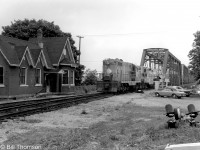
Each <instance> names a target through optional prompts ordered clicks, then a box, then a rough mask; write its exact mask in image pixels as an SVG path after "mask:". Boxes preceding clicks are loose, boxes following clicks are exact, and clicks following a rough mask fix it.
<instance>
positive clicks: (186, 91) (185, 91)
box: [171, 86, 192, 97]
mask: <svg viewBox="0 0 200 150" xmlns="http://www.w3.org/2000/svg"><path fill="white" fill-rule="evenodd" d="M171 88H174V89H176V90H178V91H180V92H184V93H185V95H186V96H187V97H189V96H190V95H191V94H192V90H189V89H184V88H182V87H181V86H171Z"/></svg>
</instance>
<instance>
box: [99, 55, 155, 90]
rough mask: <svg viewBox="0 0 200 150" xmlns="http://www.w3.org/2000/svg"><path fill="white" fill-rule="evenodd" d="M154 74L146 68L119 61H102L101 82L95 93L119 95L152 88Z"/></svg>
mask: <svg viewBox="0 0 200 150" xmlns="http://www.w3.org/2000/svg"><path fill="white" fill-rule="evenodd" d="M154 78H155V72H154V71H153V70H150V69H148V68H146V67H141V66H137V65H135V64H132V63H128V62H124V61H123V60H121V59H105V60H103V73H102V80H101V81H97V91H99V92H113V93H117V92H119V93H121V92H127V91H137V90H139V89H144V88H150V87H153V86H154Z"/></svg>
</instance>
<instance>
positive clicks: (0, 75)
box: [0, 67, 3, 84]
mask: <svg viewBox="0 0 200 150" xmlns="http://www.w3.org/2000/svg"><path fill="white" fill-rule="evenodd" d="M0 84H3V67H0Z"/></svg>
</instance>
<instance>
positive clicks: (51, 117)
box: [0, 90, 200, 150]
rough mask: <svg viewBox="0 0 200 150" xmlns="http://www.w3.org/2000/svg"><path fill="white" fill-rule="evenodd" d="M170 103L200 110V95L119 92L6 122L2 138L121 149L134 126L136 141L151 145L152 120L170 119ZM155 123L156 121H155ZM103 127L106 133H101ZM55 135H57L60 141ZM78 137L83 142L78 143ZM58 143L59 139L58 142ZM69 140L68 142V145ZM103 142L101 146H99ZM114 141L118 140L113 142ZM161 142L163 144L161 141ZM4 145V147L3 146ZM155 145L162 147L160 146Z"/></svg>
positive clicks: (8, 142) (43, 144) (1, 127)
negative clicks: (167, 112)
mask: <svg viewBox="0 0 200 150" xmlns="http://www.w3.org/2000/svg"><path fill="white" fill-rule="evenodd" d="M166 104H172V105H173V107H180V108H181V111H182V112H183V113H186V112H187V106H188V105H189V104H194V105H195V106H196V109H197V110H200V97H199V96H191V97H184V98H182V99H173V98H161V97H155V96H154V94H153V90H149V91H145V93H144V94H142V93H128V94H123V95H116V96H113V97H110V98H106V99H102V100H98V101H93V102H89V103H87V104H79V105H77V106H73V107H70V108H62V109H60V110H57V111H52V112H47V113H41V114H35V115H31V116H27V117H21V118H18V119H14V120H8V121H7V122H3V123H2V124H1V125H0V142H1V143H2V144H3V145H4V146H6V145H7V146H8V145H15V146H16V145H18V144H21V145H32V146H33V145H41V147H40V149H47V150H48V149H55V150H56V149H58V150H61V149H62V148H63V150H64V149H76V150H79V149H94V150H95V149H111V148H112V149H116V150H117V149H120V148H119V147H120V146H119V145H123V148H121V149H125V148H124V147H125V146H124V145H129V147H130V145H131V144H130V138H127V137H129V132H128V130H130V132H131V133H132V135H131V140H132V141H135V140H136V141H137V142H138V141H139V142H140V141H143V140H145V141H144V142H143V143H145V142H146V143H147V145H156V144H155V143H153V141H151V142H150V143H149V141H148V142H147V139H146V137H147V135H148V136H149V135H150V134H152V133H149V132H150V131H148V129H149V128H150V129H151V128H152V126H150V125H151V124H152V122H154V123H156V122H158V123H162V122H165V121H166V117H165V116H164V115H163V114H164V113H165V109H164V106H165V105H166ZM130 118H131V120H130ZM163 118H164V119H163ZM131 121H132V122H131ZM133 124H137V126H138V125H139V126H141V128H140V129H141V131H142V130H145V132H141V131H138V132H136V131H137V130H139V127H138V128H135V127H134V128H133V127H131V125H133ZM119 126H120V127H119ZM123 126H127V128H126V129H124V127H123ZM153 126H156V125H155V124H153ZM103 127H105V128H103ZM111 127H112V129H111ZM108 128H109V130H108V131H106V132H105V133H104V129H106V130H107V129H108ZM113 128H114V129H113ZM158 128H160V127H158ZM77 129H78V130H77ZM115 129H116V130H115ZM117 129H119V130H117ZM133 129H134V130H133ZM153 129H154V128H153ZM97 130H98V131H97ZM99 130H100V131H99ZM113 130H115V131H113ZM125 130H126V131H125ZM156 130H157V128H156ZM101 131H102V132H103V133H101ZM107 132H109V133H110V132H111V133H112V134H109V139H111V142H110V143H107V141H103V140H104V139H106V138H103V137H102V136H107V134H108V133H107ZM133 132H134V135H133ZM155 132H156V131H155ZM113 134H114V135H113ZM137 134H140V135H137ZM177 134H178V133H177ZM69 135H70V136H71V137H73V138H72V139H73V140H75V141H76V142H74V141H71V140H72V139H68V138H69ZM170 135H171V131H170ZM38 136H40V138H38ZM52 136H53V137H52ZM77 136H78V137H77ZM93 136H94V137H95V138H94V137H93ZM36 137H37V138H36ZM54 137H56V138H54ZM61 137H62V138H61ZM63 137H64V138H67V139H68V140H66V141H63V142H62V144H63V143H64V144H63V145H62V144H60V141H62V140H63ZM83 137H84V138H83ZM85 137H88V138H85ZM133 137H139V139H134V140H133V139H132V138H133ZM199 137H200V136H199ZM52 139H54V141H52ZM55 139H57V140H56V142H55ZM61 139H62V140H61ZM77 139H78V140H77ZM121 139H123V140H121ZM38 140H39V141H38ZM157 140H158V139H157ZM69 141H71V143H72V144H71V147H69V145H70V144H69ZM77 141H79V142H78V143H77ZM113 141H114V142H113ZM127 141H128V142H127ZM52 142H53V143H54V145H52ZM168 142H169V141H166V142H164V143H168ZM55 143H57V145H56V144H55ZM58 143H59V144H58ZM66 143H68V144H67V146H68V147H67V148H66ZM74 143H76V145H75V146H74V145H73V144H74ZM86 143H87V144H86ZM99 143H100V145H101V146H99ZM102 143H103V144H102ZM105 143H106V144H105ZM111 143H115V144H114V145H112V144H111ZM124 143H125V144H124ZM127 143H128V144H127ZM137 144H138V143H137ZM137 144H136V145H134V144H133V143H132V147H131V149H134V146H135V149H140V147H141V146H137ZM55 145H56V146H55ZM102 145H103V146H102ZM158 145H162V144H161V143H160V144H158ZM164 145H165V144H164ZM162 146H163V145H162ZM58 147H59V148H58ZM91 147H93V148H91ZM15 148H16V147H15ZM143 148H144V147H143ZM146 148H147V147H146ZM162 148H163V147H162ZM0 149H2V148H1V147H0ZM35 149H36V148H35ZM126 149H128V148H126ZM151 149H159V148H158V147H157V148H151Z"/></svg>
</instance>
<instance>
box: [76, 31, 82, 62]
mask: <svg viewBox="0 0 200 150" xmlns="http://www.w3.org/2000/svg"><path fill="white" fill-rule="evenodd" d="M76 37H78V38H79V60H78V62H79V64H80V60H81V39H82V38H84V37H83V36H79V35H78V36H76Z"/></svg>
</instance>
